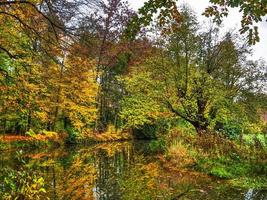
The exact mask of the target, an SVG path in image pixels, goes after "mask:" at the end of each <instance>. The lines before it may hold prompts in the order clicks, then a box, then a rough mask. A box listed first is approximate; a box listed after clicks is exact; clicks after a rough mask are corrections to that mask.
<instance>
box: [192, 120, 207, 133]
mask: <svg viewBox="0 0 267 200" xmlns="http://www.w3.org/2000/svg"><path fill="white" fill-rule="evenodd" d="M193 126H194V127H195V129H196V131H197V134H198V135H199V136H203V135H206V134H207V133H208V125H207V124H204V125H202V124H201V123H200V122H195V123H193Z"/></svg>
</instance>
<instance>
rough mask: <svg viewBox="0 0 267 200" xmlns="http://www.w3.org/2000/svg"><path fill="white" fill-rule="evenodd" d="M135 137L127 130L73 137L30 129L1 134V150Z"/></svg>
mask: <svg viewBox="0 0 267 200" xmlns="http://www.w3.org/2000/svg"><path fill="white" fill-rule="evenodd" d="M132 139H133V137H132V135H131V134H129V133H127V132H119V131H118V132H111V131H107V132H104V133H90V134H87V135H85V136H84V137H71V136H69V135H68V134H66V133H56V132H49V131H43V132H42V133H40V134H35V133H34V132H32V131H30V132H28V133H27V134H26V136H22V135H11V134H9V135H2V136H0V151H7V150H16V149H24V148H30V149H35V148H43V147H46V148H54V147H59V146H64V145H65V144H95V143H105V142H120V141H129V140H132Z"/></svg>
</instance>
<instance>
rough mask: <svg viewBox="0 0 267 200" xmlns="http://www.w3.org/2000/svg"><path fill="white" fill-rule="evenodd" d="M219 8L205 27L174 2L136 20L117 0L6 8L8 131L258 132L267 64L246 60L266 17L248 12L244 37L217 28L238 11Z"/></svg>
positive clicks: (144, 11)
mask: <svg viewBox="0 0 267 200" xmlns="http://www.w3.org/2000/svg"><path fill="white" fill-rule="evenodd" d="M212 2H213V3H214V4H215V5H216V4H219V5H220V6H225V9H223V12H222V13H219V12H220V11H219V7H218V6H211V7H210V8H207V9H206V13H205V15H206V16H215V18H214V23H210V24H202V22H199V21H198V20H197V18H196V16H195V14H194V11H192V10H191V9H190V8H189V7H188V6H186V5H184V6H182V7H179V8H177V6H176V4H175V3H174V2H172V1H149V2H148V3H146V4H145V5H144V7H143V8H141V9H140V10H139V13H136V12H135V11H133V10H132V9H131V8H130V7H129V5H128V3H127V2H124V1H120V0H109V1H101V0H95V1H87V0H79V1H73V2H69V1H2V2H1V3H0V9H1V12H0V17H1V25H0V27H1V29H0V31H1V39H0V40H1V41H0V42H1V43H0V49H1V54H0V63H1V65H0V66H1V68H0V69H1V77H0V78H1V79H0V80H1V99H0V105H1V107H0V109H1V116H0V119H1V132H2V133H12V134H25V133H26V132H27V131H29V130H33V131H34V132H36V133H39V132H41V131H42V130H48V131H55V132H67V133H68V134H76V135H79V136H85V135H88V134H91V133H92V132H94V133H102V132H105V131H106V130H107V128H108V126H113V127H115V128H116V130H127V131H130V130H132V131H134V132H135V130H137V132H138V134H142V132H143V130H144V129H148V130H152V129H155V127H158V126H160V127H161V128H162V127H163V126H164V125H165V126H168V127H169V126H173V125H174V126H175V121H176V120H177V119H179V118H180V119H183V120H185V121H186V122H188V123H189V124H191V125H192V126H193V127H194V128H195V129H196V131H197V132H198V134H199V135H202V134H206V133H209V132H214V131H219V132H225V133H226V134H230V132H236V130H232V129H240V130H242V131H251V130H250V129H253V128H251V126H252V127H253V126H254V129H255V128H256V129H258V130H257V131H261V130H260V125H259V124H260V121H261V117H262V115H263V114H264V113H265V112H266V104H265V103H266V63H265V61H263V60H256V61H255V60H250V59H249V58H250V57H251V53H252V51H251V48H250V44H253V43H255V42H257V41H258V40H259V38H258V32H257V27H256V26H255V27H254V29H253V30H251V29H250V25H251V24H252V23H253V22H258V21H259V19H260V18H261V16H264V13H265V12H264V11H265V10H264V9H263V8H262V10H261V7H258V6H257V5H255V6H256V7H255V8H254V10H255V12H254V13H248V10H249V9H250V10H252V9H253V8H251V7H249V6H251V5H246V4H245V3H244V5H241V8H242V9H243V12H244V18H243V20H242V26H243V28H242V29H241V30H240V31H241V33H245V35H242V36H240V34H239V32H238V31H233V30H231V31H229V32H227V33H221V32H220V28H219V26H217V25H216V23H215V22H218V21H220V20H221V17H223V16H224V15H227V11H228V9H227V6H229V7H234V6H239V5H238V4H236V5H232V3H231V2H230V1H229V2H225V5H223V4H222V2H219V1H218V2H217V1H212ZM228 4H229V5H228ZM246 6H248V8H246ZM256 8H258V9H259V10H256ZM221 9H222V8H221ZM242 9H241V10H242ZM157 10H159V13H158V14H157V15H154V14H155V13H156V12H158V11H157ZM246 14H247V15H248V16H247V18H245V17H246ZM245 19H246V20H247V21H245ZM204 27H205V28H204ZM264 104H265V105H264ZM163 124H164V125H163ZM228 129H229V130H228ZM145 131H146V130H144V132H145ZM161 131H162V130H161ZM253 131H255V130H253Z"/></svg>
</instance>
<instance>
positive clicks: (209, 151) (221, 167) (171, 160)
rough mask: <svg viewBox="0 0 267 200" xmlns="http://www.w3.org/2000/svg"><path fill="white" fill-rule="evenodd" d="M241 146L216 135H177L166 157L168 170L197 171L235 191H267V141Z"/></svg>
mask: <svg viewBox="0 0 267 200" xmlns="http://www.w3.org/2000/svg"><path fill="white" fill-rule="evenodd" d="M260 138H261V139H262V140H261V141H260V140H257V139H255V140H253V141H252V140H251V141H250V142H247V141H245V142H240V141H235V140H229V139H226V138H223V137H220V136H218V135H217V136H216V135H212V136H211V135H209V136H208V137H198V136H195V135H183V134H177V133H176V136H175V139H174V138H173V139H172V142H171V143H170V145H169V147H168V149H167V151H166V153H165V156H164V162H163V163H165V167H167V168H171V169H181V170H196V171H199V172H202V173H205V174H207V175H210V176H212V177H215V178H218V179H219V180H223V181H227V182H228V183H229V185H231V186H233V187H243V188H260V189H267V176H266V175H267V148H266V140H263V138H262V137H260Z"/></svg>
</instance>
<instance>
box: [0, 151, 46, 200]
mask: <svg viewBox="0 0 267 200" xmlns="http://www.w3.org/2000/svg"><path fill="white" fill-rule="evenodd" d="M17 156H18V157H17V159H19V160H20V162H22V163H23V164H22V165H21V168H20V169H19V170H14V169H12V168H9V167H7V168H6V167H4V168H1V169H0V172H1V176H0V180H1V182H2V184H3V185H2V187H1V189H0V195H1V197H2V198H3V200H9V199H10V200H11V199H25V200H30V199H36V200H41V199H49V198H45V193H46V190H45V187H44V186H45V183H44V179H43V178H42V177H41V176H39V175H38V174H36V173H34V172H33V171H31V170H29V169H28V166H27V165H26V164H25V163H24V161H23V159H22V158H20V153H18V154H17Z"/></svg>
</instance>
